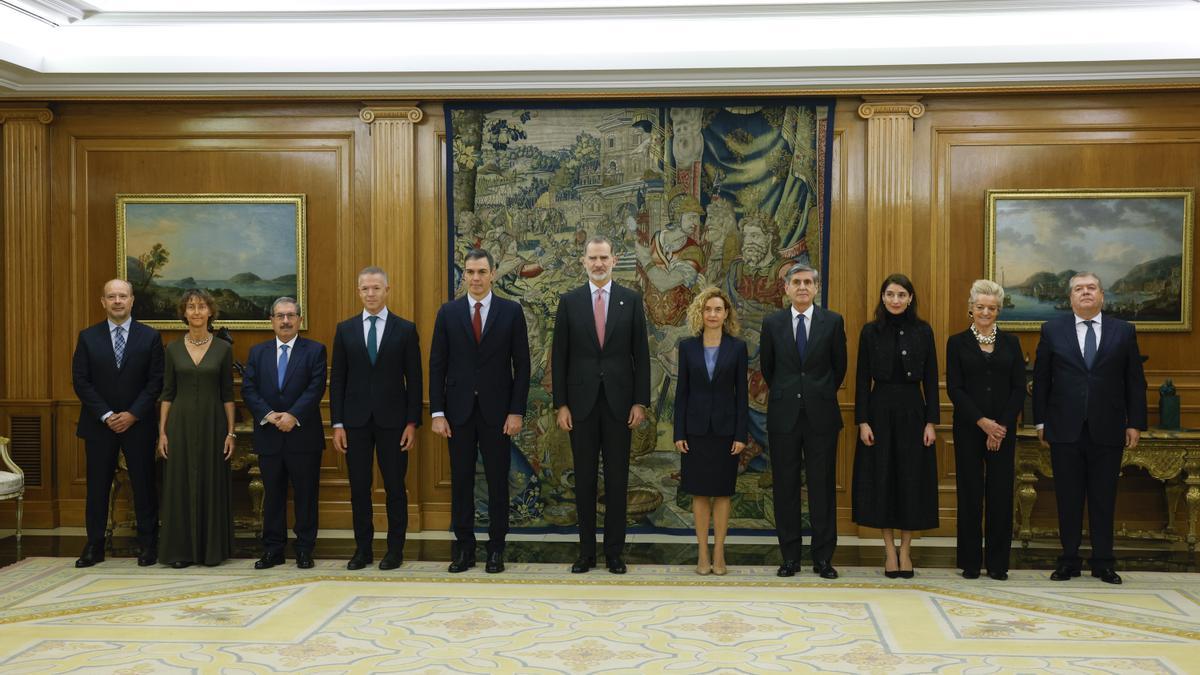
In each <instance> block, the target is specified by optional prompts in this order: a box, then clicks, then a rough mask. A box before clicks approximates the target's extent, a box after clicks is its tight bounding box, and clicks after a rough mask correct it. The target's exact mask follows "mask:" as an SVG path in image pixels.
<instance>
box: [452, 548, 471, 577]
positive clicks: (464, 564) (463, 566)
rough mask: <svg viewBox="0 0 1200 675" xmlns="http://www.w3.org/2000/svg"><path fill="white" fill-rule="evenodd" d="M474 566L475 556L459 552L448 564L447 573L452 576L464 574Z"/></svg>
mask: <svg viewBox="0 0 1200 675" xmlns="http://www.w3.org/2000/svg"><path fill="white" fill-rule="evenodd" d="M474 566H475V554H473V553H466V552H460V553H459V554H458V555H457V556H456V557H455V558H454V560H453V561H452V562H451V563H450V567H449V569H448V570H447V571H449V572H450V573H452V574H458V573H459V572H466V571H467V570H469V569H471V568H472V567H474Z"/></svg>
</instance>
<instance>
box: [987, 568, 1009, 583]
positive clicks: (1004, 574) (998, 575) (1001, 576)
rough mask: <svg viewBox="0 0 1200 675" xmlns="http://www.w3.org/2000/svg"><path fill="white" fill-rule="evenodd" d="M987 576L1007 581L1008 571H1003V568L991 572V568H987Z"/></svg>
mask: <svg viewBox="0 0 1200 675" xmlns="http://www.w3.org/2000/svg"><path fill="white" fill-rule="evenodd" d="M988 578H989V579H995V580H996V581H1008V572H1005V571H1003V570H1001V571H999V572H993V571H991V570H988Z"/></svg>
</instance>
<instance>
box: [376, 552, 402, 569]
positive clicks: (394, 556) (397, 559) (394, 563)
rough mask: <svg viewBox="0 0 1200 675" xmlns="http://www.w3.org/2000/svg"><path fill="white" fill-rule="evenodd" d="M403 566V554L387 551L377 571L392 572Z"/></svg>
mask: <svg viewBox="0 0 1200 675" xmlns="http://www.w3.org/2000/svg"><path fill="white" fill-rule="evenodd" d="M403 564H404V554H403V553H400V552H398V551H388V552H387V553H385V554H384V556H383V559H381V560H380V561H379V569H381V570H394V569H396V568H397V567H399V566H401V565H403Z"/></svg>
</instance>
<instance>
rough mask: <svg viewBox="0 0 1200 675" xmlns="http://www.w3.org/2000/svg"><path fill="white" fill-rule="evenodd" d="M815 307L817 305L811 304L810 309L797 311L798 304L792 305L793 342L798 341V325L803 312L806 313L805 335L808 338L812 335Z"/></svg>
mask: <svg viewBox="0 0 1200 675" xmlns="http://www.w3.org/2000/svg"><path fill="white" fill-rule="evenodd" d="M813 307H816V305H809V306H808V309H806V310H804V311H803V312H797V311H796V306H795V305H792V307H791V309H792V342H795V341H796V327H797V326H799V325H800V315H801V314H803V315H804V337H805V338H806V339H807V338H808V337H809V336H810V335H812V318H813Z"/></svg>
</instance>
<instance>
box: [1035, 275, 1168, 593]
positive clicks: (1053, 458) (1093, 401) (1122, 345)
mask: <svg viewBox="0 0 1200 675" xmlns="http://www.w3.org/2000/svg"><path fill="white" fill-rule="evenodd" d="M1069 289H1070V293H1071V309H1072V315H1071V316H1063V317H1059V318H1055V319H1051V320H1050V321H1047V322H1045V323H1043V324H1042V335H1041V339H1040V340H1039V341H1038V346H1037V361H1036V362H1035V363H1034V367H1033V421H1034V424H1036V425H1037V429H1038V439H1039V440H1041V441H1042V443H1043V444H1045V443H1049V445H1050V465H1051V467H1052V468H1053V469H1054V493H1055V497H1056V498H1057V501H1058V536H1059V540H1060V541H1061V542H1062V549H1063V551H1062V555H1061V556H1060V557H1059V559H1058V566H1057V567H1056V568H1055V570H1054V573H1053V574H1051V575H1050V578H1051V579H1053V580H1055V581H1068V580H1070V579H1071V577H1077V576H1079V573H1080V568H1081V564H1080V559H1079V544H1080V542H1081V541H1082V539H1083V506H1084V502H1085V501H1086V502H1087V510H1088V532H1089V533H1090V536H1091V540H1092V557H1091V560H1090V561H1089V563H1090V566H1091V568H1092V576H1094V577H1097V578H1099V579H1100V580H1101V581H1104V582H1106V583H1110V584H1119V583H1121V576H1120V575H1119V574H1117V572H1116V557H1115V556H1114V554H1113V512H1114V511H1115V510H1116V502H1117V478H1118V476H1119V475H1120V473H1121V456H1122V454H1123V452H1124V448H1130V449H1132V448H1135V447H1137V444H1138V440H1139V438H1140V437H1141V430H1144V429H1145V428H1146V376H1145V374H1144V373H1143V372H1142V355H1141V354H1140V353H1139V352H1138V344H1137V331H1136V330H1135V329H1134V327H1133V324H1130V323H1128V322H1126V321H1122V320H1120V319H1117V318H1114V317H1111V316H1103V315H1102V314H1101V310H1102V309H1103V307H1104V288H1103V287H1102V285H1101V283H1100V278H1099V277H1097V276H1096V275H1095V274H1092V273H1090V272H1079V273H1078V274H1076V275H1075V276H1073V277H1071V280H1070V284H1069Z"/></svg>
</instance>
